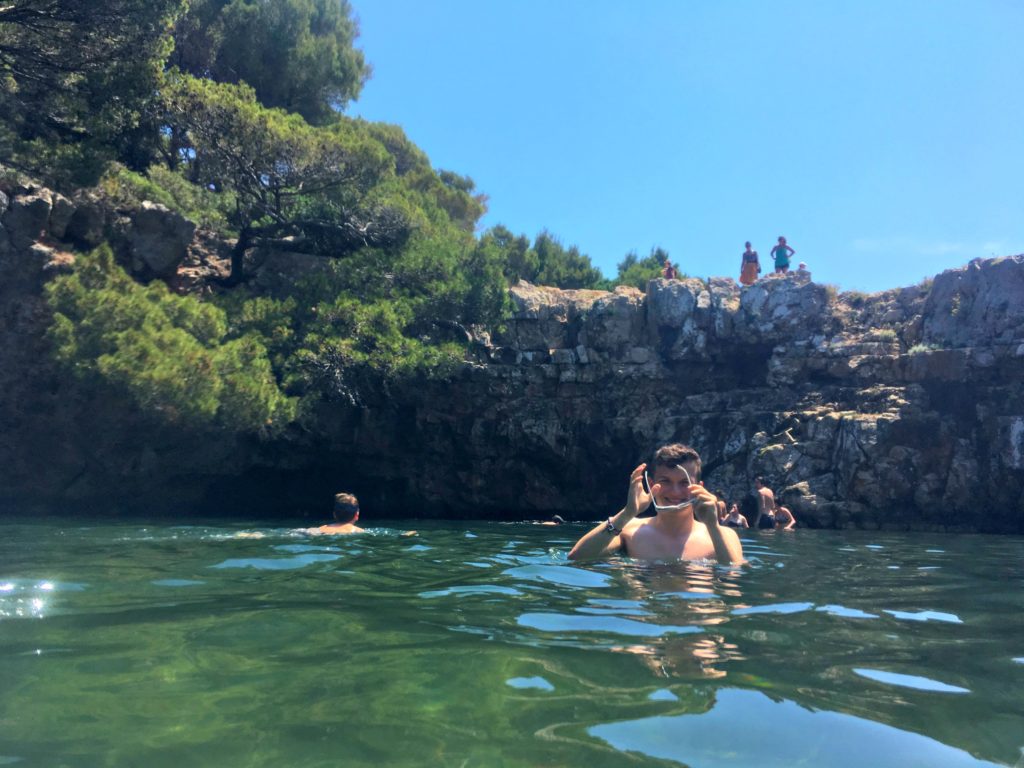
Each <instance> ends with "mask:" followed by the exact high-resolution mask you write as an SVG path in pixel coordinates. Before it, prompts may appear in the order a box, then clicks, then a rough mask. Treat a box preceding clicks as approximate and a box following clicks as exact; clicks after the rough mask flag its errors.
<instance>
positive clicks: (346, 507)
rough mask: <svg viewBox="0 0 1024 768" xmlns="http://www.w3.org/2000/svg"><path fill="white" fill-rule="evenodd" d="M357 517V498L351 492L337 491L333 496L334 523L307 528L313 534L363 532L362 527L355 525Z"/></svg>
mask: <svg viewBox="0 0 1024 768" xmlns="http://www.w3.org/2000/svg"><path fill="white" fill-rule="evenodd" d="M358 519H359V499H357V498H356V497H355V496H353V495H352V494H351V493H339V494H336V495H335V497H334V523H333V524H332V525H321V526H320V527H319V528H309V529H307V530H308V531H309V532H310V533H312V534H314V535H317V534H328V535H337V534H346V533H363V529H362V528H360V527H359V526H357V525H356V520H358Z"/></svg>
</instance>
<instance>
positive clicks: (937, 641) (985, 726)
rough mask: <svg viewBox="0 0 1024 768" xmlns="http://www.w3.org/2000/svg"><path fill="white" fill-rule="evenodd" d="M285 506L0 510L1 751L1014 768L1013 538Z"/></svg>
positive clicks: (1018, 666)
mask: <svg viewBox="0 0 1024 768" xmlns="http://www.w3.org/2000/svg"><path fill="white" fill-rule="evenodd" d="M289 525H290V524H289V523H288V522H282V523H281V524H280V525H278V526H268V525H267V524H265V523H260V524H258V525H249V526H244V525H242V524H239V523H238V522H227V521H225V522H223V523H220V524H211V523H210V522H208V521H207V522H203V523H202V524H196V525H170V524H166V523H157V524H139V523H125V522H118V523H111V522H100V521H93V522H88V523H87V522H84V521H83V520H82V519H74V520H72V519H63V520H53V519H50V520H45V521H39V522H28V523H26V522H24V521H21V522H6V523H2V524H0V766H6V765H16V766H26V767H27V766H47V767H48V768H49V767H50V766H76V767H77V766H142V767H144V768H161V767H163V766H169V767H171V768H190V767H192V766H218V767H225V766H586V767H587V768H598V767H599V766H678V765H686V766H692V768H709V767H712V766H757V767H758V768H766V767H774V766H851V767H852V766H857V767H858V768H859V767H860V766H901V767H903V766H922V767H927V768H935V767H937V766H982V765H1004V766H1005V765H1009V766H1014V765H1024V762H1021V750H1022V748H1024V540H1022V539H1020V538H996V537H984V536H952V535H948V536H947V535H938V534H935V535H925V534H917V533H915V534H893V533H864V532H857V533H853V532H849V533H848V532H823V531H805V530H798V531H795V532H790V533H783V532H767V533H744V534H743V539H744V546H745V549H746V552H747V555H748V557H750V559H751V563H750V564H749V565H747V566H744V567H742V568H733V569H728V568H719V567H711V566H707V565H701V564H693V563H641V562H633V561H629V560H615V561H607V562H598V563H589V564H583V565H580V564H577V563H569V562H568V561H567V560H566V552H567V551H568V549H569V547H570V546H571V544H572V542H573V541H574V540H575V539H576V538H577V537H578V536H579V535H580V534H582V533H583V532H584V531H585V530H586V529H587V527H589V526H584V525H582V524H581V525H575V524H574V525H568V526H562V527H558V528H553V527H546V526H540V525H533V524H525V523H524V524H500V523H436V522H434V523H423V522H416V523H412V522H405V523H403V522H389V523H387V524H386V525H387V527H383V526H382V527H379V528H373V529H371V531H370V532H369V533H367V534H365V535H362V536H349V537H322V536H321V537H314V536H311V535H309V534H307V533H304V532H302V531H299V530H295V529H292V528H290V527H289ZM413 526H414V527H415V528H416V529H417V530H418V534H417V535H415V536H408V537H407V536H402V535H401V532H402V531H403V530H404V529H405V528H407V527H413ZM240 533H243V534H248V535H249V536H251V535H252V534H262V537H261V538H251V537H249V536H246V537H239V536H238V534H240Z"/></svg>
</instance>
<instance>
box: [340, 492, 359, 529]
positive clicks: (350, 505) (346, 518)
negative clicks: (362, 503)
mask: <svg viewBox="0 0 1024 768" xmlns="http://www.w3.org/2000/svg"><path fill="white" fill-rule="evenodd" d="M357 517H359V499H357V498H356V497H355V496H353V495H352V494H351V493H338V494H335V496H334V519H335V521H337V522H339V523H341V524H342V525H344V524H345V523H352V522H355V519H356V518H357Z"/></svg>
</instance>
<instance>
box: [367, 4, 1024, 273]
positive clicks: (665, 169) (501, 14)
mask: <svg viewBox="0 0 1024 768" xmlns="http://www.w3.org/2000/svg"><path fill="white" fill-rule="evenodd" d="M351 3H352V6H353V8H354V11H355V14H356V16H357V18H358V19H359V22H360V29H361V36H360V38H359V41H358V42H357V44H358V46H359V47H360V48H362V50H363V51H364V52H365V54H366V57H367V60H368V61H369V62H370V64H371V65H372V67H373V70H374V72H373V76H372V77H371V79H370V80H369V82H368V83H367V84H366V86H365V88H364V89H363V93H362V95H361V97H360V98H359V100H358V101H357V102H355V103H354V104H352V105H350V107H349V108H348V114H351V115H361V116H363V117H365V118H366V119H369V120H375V121H384V122H388V123H396V124H398V125H401V126H402V127H403V128H404V129H405V131H406V133H407V135H408V136H409V138H410V139H411V140H412V141H413V142H415V143H416V144H417V145H418V146H420V147H421V148H422V149H423V150H424V151H425V152H426V153H427V154H428V155H429V156H430V158H431V161H432V162H433V164H434V166H435V167H437V168H444V169H447V170H452V171H456V172H458V173H461V174H466V175H469V176H471V177H472V178H473V179H474V180H475V181H476V184H477V188H478V190H479V191H481V192H483V193H485V194H487V195H488V196H489V198H490V201H489V207H490V210H489V213H488V214H487V216H486V217H485V218H484V220H483V222H482V224H483V226H484V227H489V226H493V225H494V224H498V223H501V224H504V225H505V226H507V227H509V228H510V229H511V230H513V231H514V232H516V233H517V234H520V233H522V234H526V235H528V236H530V237H531V238H532V237H533V236H535V235H536V234H537V233H538V232H540V231H541V230H542V229H545V228H546V229H548V230H549V231H550V232H551V233H552V234H554V235H556V236H557V237H558V238H559V239H560V240H561V241H562V242H563V243H564V244H565V245H572V244H575V245H578V246H579V247H580V249H581V250H582V251H583V252H584V253H587V254H589V255H590V257H591V259H592V260H593V262H594V264H595V265H597V266H598V267H599V268H601V269H602V271H604V272H605V274H607V275H609V276H614V274H615V271H616V264H617V263H618V262H619V261H620V260H621V259H622V257H623V256H624V255H625V254H626V253H627V252H629V251H630V250H636V251H637V252H638V253H639V254H640V255H641V256H644V255H646V254H647V253H649V251H650V249H651V248H652V247H653V246H656V245H657V246H661V247H663V248H665V249H667V250H668V251H669V253H670V255H671V257H672V259H673V261H675V262H676V263H678V264H679V265H680V267H681V269H682V270H683V271H684V272H687V273H688V274H691V275H696V276H701V277H706V276H708V275H730V276H732V277H734V278H735V277H738V273H739V262H740V258H739V256H740V252H741V251H742V250H743V241H744V240H747V239H749V240H751V241H752V242H753V244H754V248H755V249H757V250H758V251H759V252H760V254H761V261H762V265H766V264H767V263H768V261H769V259H768V252H769V251H770V250H771V247H772V246H773V245H774V244H775V239H776V237H777V236H778V235H785V236H786V237H787V238H788V240H789V243H790V245H792V246H793V247H794V248H796V250H797V255H796V257H795V259H794V261H800V260H803V261H806V262H807V264H808V267H809V268H810V269H811V271H812V273H813V275H814V279H815V280H820V281H822V282H828V283H835V284H837V285H838V286H839V287H840V288H841V289H843V290H851V289H856V290H865V291H877V290H883V289H885V288H892V287H897V286H903V285H910V284H913V283H917V282H919V281H920V280H921V279H922V278H924V277H926V276H930V275H933V274H936V273H938V272H941V271H942V270H944V269H949V268H952V267H958V266H962V265H963V264H965V263H967V262H968V261H969V260H971V259H973V258H976V257H989V256H1003V255H1009V254H1017V253H1022V252H1024V54H1022V48H1021V38H1022V36H1024V2H1022V0H959V1H955V2H954V1H952V0H826V1H824V2H822V1H821V0H634V2H622V0H618V1H617V2H611V1H610V0H515V1H513V0H432V1H431V2H424V1H423V0H351Z"/></svg>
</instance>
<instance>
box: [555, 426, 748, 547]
mask: <svg viewBox="0 0 1024 768" xmlns="http://www.w3.org/2000/svg"><path fill="white" fill-rule="evenodd" d="M646 469H647V465H646V464H641V465H640V466H639V467H637V468H636V469H634V470H633V474H632V475H630V478H629V492H628V494H627V496H626V506H625V507H623V508H622V509H621V510H620V511H619V512H618V514H616V515H613V516H612V517H610V518H608V521H607V522H604V523H601V524H600V525H598V526H597V527H596V528H594V529H593V530H592V531H590V533H588V534H586V535H585V536H584V537H583V538H582V539H580V540H579V541H577V542H576V545H575V546H574V547H573V548H572V551H571V552H569V559H570V560H584V559H590V558H597V557H603V556H605V555H613V554H623V555H627V556H629V557H637V558H643V559H647V560H669V559H682V560H702V559H712V558H713V559H715V560H717V561H718V562H719V563H721V564H723V565H728V564H731V563H737V564H738V563H742V562H744V560H743V545H742V544H741V543H740V539H739V536H737V535H736V531H734V530H732V529H731V528H726V527H724V526H719V524H718V507H717V504H716V502H717V501H718V499H716V498H715V496H714V494H712V493H711V492H710V491H707V490H705V488H704V486H702V485H700V484H699V482H700V455H699V454H698V453H697V452H696V451H695V450H693V449H692V448H690V447H688V446H685V445H681V444H679V443H674V444H672V445H665V446H662V447H661V448H659V449H658V450H657V451H656V452H655V454H654V461H653V462H652V464H651V472H650V482H651V488H650V493H648V492H647V491H646V490H645V489H644V470H646ZM652 494H653V497H654V498H653V500H654V501H655V502H656V506H657V507H669V508H670V509H661V510H659V511H658V514H657V516H655V517H650V518H646V519H643V520H635V519H634V518H635V517H636V516H637V515H639V514H640V513H641V512H643V511H644V510H645V509H647V508H648V507H649V506H650V505H651V501H652V498H651V497H652ZM684 502H686V503H687V505H686V506H682V507H681V508H679V507H680V506H681V505H682V504H683V503H684Z"/></svg>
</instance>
